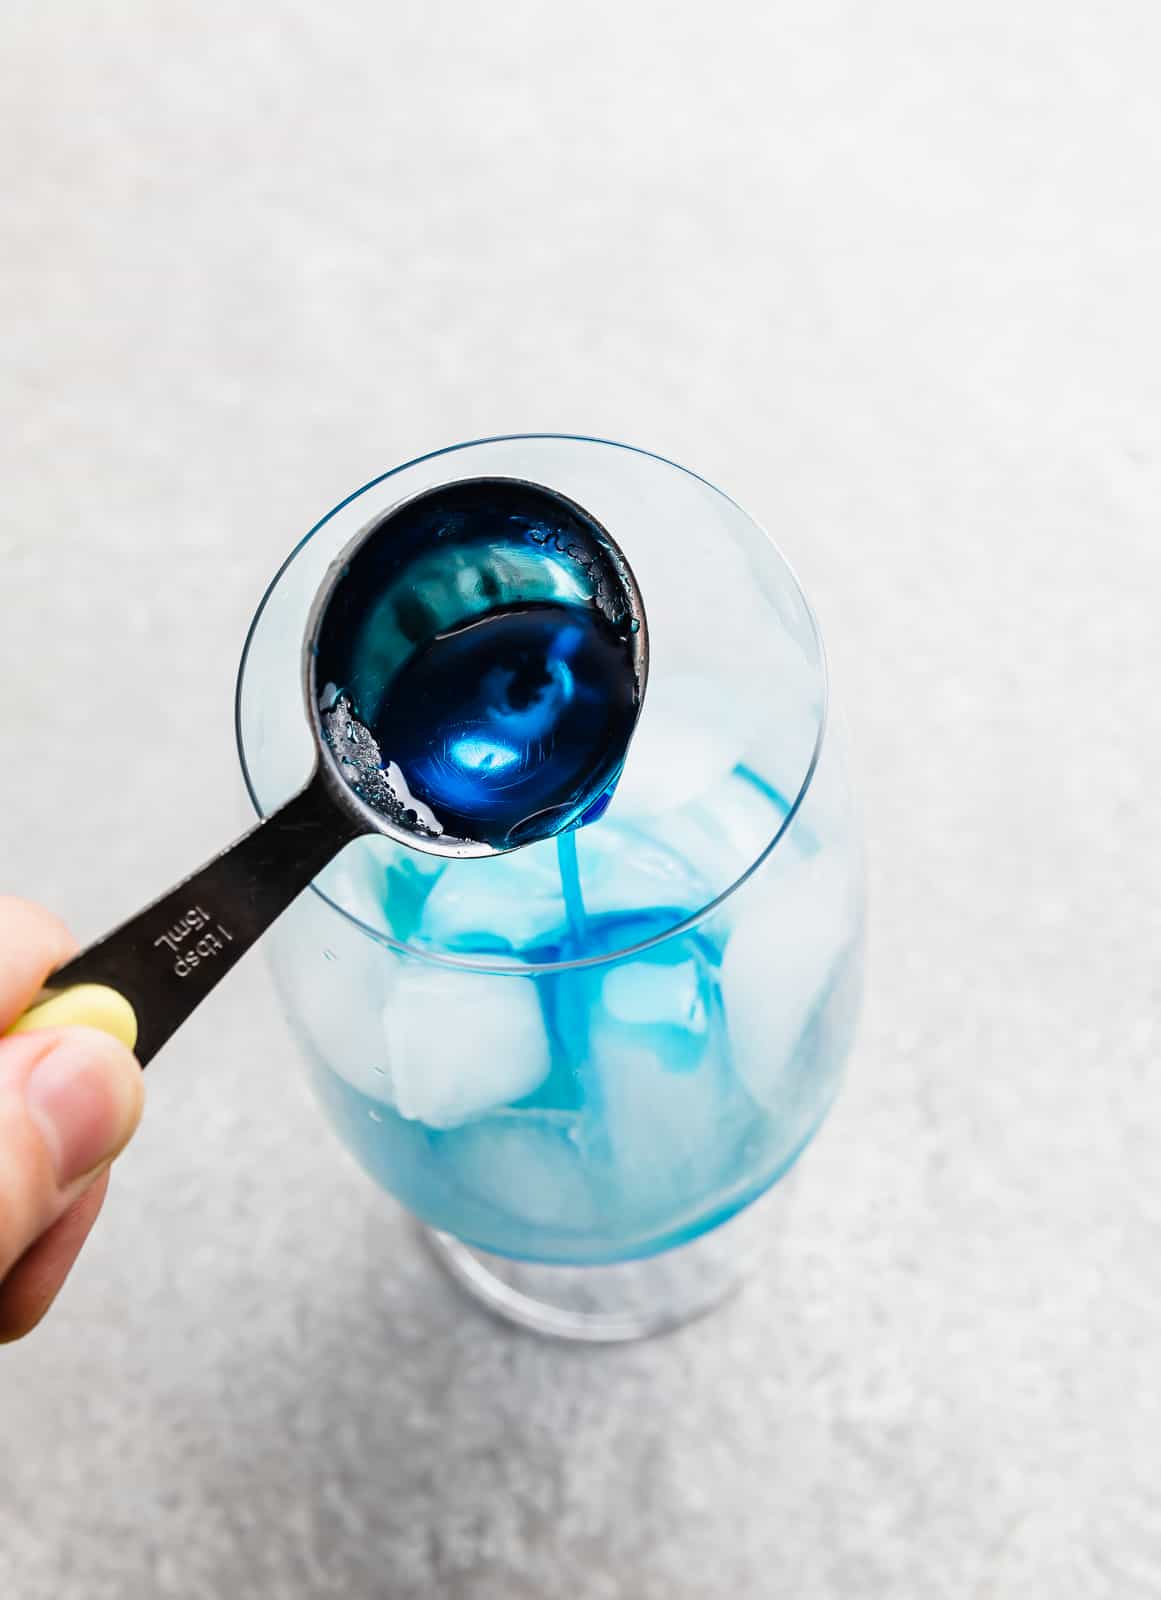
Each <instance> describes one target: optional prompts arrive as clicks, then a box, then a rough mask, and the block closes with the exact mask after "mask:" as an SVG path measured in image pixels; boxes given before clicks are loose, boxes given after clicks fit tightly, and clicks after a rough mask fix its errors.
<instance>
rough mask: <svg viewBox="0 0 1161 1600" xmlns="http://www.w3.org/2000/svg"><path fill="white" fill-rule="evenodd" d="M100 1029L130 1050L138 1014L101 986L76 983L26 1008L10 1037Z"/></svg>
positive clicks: (135, 1041) (15, 1023)
mask: <svg viewBox="0 0 1161 1600" xmlns="http://www.w3.org/2000/svg"><path fill="white" fill-rule="evenodd" d="M75 1027H82V1028H99V1029H100V1031H101V1032H102V1033H111V1034H112V1036H113V1038H114V1039H120V1041H121V1043H122V1044H123V1045H126V1046H127V1047H128V1048H129V1049H130V1050H132V1049H133V1047H134V1045H135V1044H136V1043H137V1013H136V1012H135V1011H134V1010H133V1007H132V1006H131V1005H130V1004H129V1002H128V1000H126V998H125V996H124V995H123V994H118V993H117V991H116V989H110V988H108V987H107V986H106V985H105V984H103V983H76V984H74V985H73V986H72V988H71V989H62V990H61V992H60V994H54V995H50V996H49V997H48V999H47V1000H39V1001H37V1003H36V1004H35V1005H34V1006H29V1008H28V1010H27V1011H26V1012H25V1013H24V1015H23V1016H22V1017H17V1019H16V1021H15V1022H14V1023H13V1024H12V1026H11V1027H10V1028H9V1030H8V1032H9V1033H29V1032H31V1030H32V1029H33V1028H75Z"/></svg>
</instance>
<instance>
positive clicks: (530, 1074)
mask: <svg viewBox="0 0 1161 1600" xmlns="http://www.w3.org/2000/svg"><path fill="white" fill-rule="evenodd" d="M383 1032H384V1034H385V1035H386V1040H387V1063H388V1074H389V1078H390V1097H391V1100H392V1102H393V1104H394V1106H395V1109H396V1110H397V1111H398V1112H399V1114H400V1116H403V1117H406V1118H408V1120H410V1121H414V1122H424V1123H426V1124H427V1125H428V1126H429V1127H432V1128H454V1127H455V1126H457V1124H459V1123H462V1122H467V1121H469V1120H470V1119H471V1118H473V1117H479V1116H482V1115H483V1114H484V1113H485V1112H487V1111H492V1110H495V1109H497V1108H499V1107H502V1106H506V1105H508V1104H510V1103H511V1102H512V1101H513V1100H521V1099H523V1097H524V1096H525V1095H528V1094H531V1093H532V1091H533V1089H535V1088H536V1087H537V1086H538V1085H539V1084H540V1083H542V1082H543V1081H544V1079H545V1078H546V1077H547V1076H548V1070H549V1066H550V1058H549V1047H548V1035H547V1033H546V1032H545V1028H544V1018H543V1015H542V1013H541V1009H540V1001H539V999H538V997H537V993H536V987H535V984H534V982H533V981H532V980H531V979H529V978H521V977H511V978H505V977H496V976H492V975H487V974H483V973H478V972H465V971H456V970H454V969H452V968H449V967H439V966H435V965H432V964H429V963H426V962H423V961H419V960H411V961H408V962H407V963H406V964H405V966H404V969H403V970H402V971H401V972H400V974H399V980H398V982H397V984H396V987H395V989H394V992H393V994H392V995H391V998H390V999H389V1000H388V1002H387V1005H386V1006H385V1007H384V1009H383Z"/></svg>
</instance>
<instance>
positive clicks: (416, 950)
mask: <svg viewBox="0 0 1161 1600" xmlns="http://www.w3.org/2000/svg"><path fill="white" fill-rule="evenodd" d="M548 441H556V442H559V443H563V444H592V445H599V446H601V447H603V448H606V449H611V450H624V451H626V452H628V453H629V454H631V455H638V456H644V457H646V458H647V459H649V460H651V461H656V462H659V463H660V464H661V465H662V466H666V467H673V468H674V470H675V471H677V472H681V473H683V474H684V475H685V476H686V477H689V478H694V479H696V480H697V482H698V483H702V484H704V485H705V486H706V488H707V489H710V490H712V491H713V493H714V494H717V495H720V496H721V498H722V499H723V500H725V501H727V502H728V503H729V504H730V505H732V506H733V507H734V508H735V509H736V510H737V511H739V512H741V514H742V516H744V517H745V518H746V519H747V521H749V522H750V523H751V524H752V525H753V526H754V527H755V528H756V529H757V530H758V532H759V533H760V534H761V535H762V537H763V538H764V539H765V540H766V541H767V542H768V543H769V544H770V546H771V547H772V549H773V550H774V552H775V554H776V555H777V557H778V559H779V560H780V561H781V562H782V565H783V567H784V568H785V569H786V572H787V574H788V576H789V578H790V581H791V583H792V584H793V586H794V589H795V591H796V593H797V596H798V599H799V601H800V602H801V604H802V607H803V610H804V612H805V614H806V618H807V620H808V622H809V624H810V628H811V634H812V636H813V639H814V644H815V648H816V650H817V652H818V669H819V675H820V679H821V687H822V700H821V706H820V709H819V714H818V726H817V728H816V730H815V737H814V747H813V749H812V750H811V754H810V760H809V761H808V762H807V764H806V769H805V771H804V773H803V776H802V779H801V781H800V783H799V785H798V790H797V793H796V794H795V795H794V797H793V799H792V800H791V801H790V802H789V805H788V807H787V810H786V813H785V815H784V816H783V818H782V820H781V822H780V823H779V825H778V827H777V828H776V829H775V831H774V833H773V834H772V835H771V837H770V838H769V839H768V840H767V842H766V844H765V845H764V846H763V848H762V849H761V850H760V851H759V852H758V854H757V855H756V856H755V857H754V859H753V860H752V861H751V862H750V864H749V865H748V866H747V867H746V868H745V870H744V871H743V872H741V873H739V875H738V876H737V877H736V878H735V879H734V880H733V882H732V883H728V884H727V885H726V887H725V888H724V889H723V890H722V891H721V892H720V893H719V894H716V895H714V896H713V898H712V899H710V900H707V901H706V903H705V904H704V905H703V906H701V907H699V908H698V910H696V911H692V912H691V913H690V914H689V916H688V917H684V918H683V919H682V920H681V921H680V922H675V923H674V924H673V926H672V927H671V928H666V929H664V930H663V931H662V932H661V933H655V934H652V935H651V936H650V937H649V938H648V939H642V940H640V941H639V942H638V943H636V944H632V945H626V946H625V948H624V949H621V950H609V951H601V952H600V953H598V954H595V955H591V956H578V957H577V958H576V959H575V960H572V961H542V962H522V961H514V960H506V961H505V960H497V959H496V958H495V957H494V956H492V957H486V958H481V959H477V958H476V957H473V956H467V955H453V954H452V953H451V952H445V951H441V950H433V949H430V948H427V947H425V946H423V945H414V944H408V942H407V941H406V940H405V939H396V938H393V937H392V936H391V935H390V934H388V933H384V932H383V931H382V930H381V929H379V928H373V927H372V926H371V924H370V923H368V922H364V921H363V919H362V918H361V917H357V916H356V915H355V914H354V912H353V911H348V910H347V909H346V907H345V906H341V905H340V904H339V903H338V901H337V900H333V899H332V898H331V896H330V895H329V894H327V893H326V892H325V891H324V890H323V889H321V888H320V887H319V885H318V883H317V882H312V883H310V884H309V885H308V890H307V892H308V893H310V894H316V895H318V897H319V899H320V900H322V901H323V902H324V903H325V904H326V905H328V906H329V907H330V908H331V910H332V911H334V912H336V913H337V915H339V916H340V917H343V918H344V919H345V920H346V921H347V922H349V923H351V924H352V925H353V926H354V927H355V928H357V929H358V930H359V931H360V932H361V933H365V934H366V935H367V936H368V937H369V938H371V939H373V940H374V941H375V942H376V943H377V944H380V945H383V946H384V947H385V948H386V949H389V950H394V951H395V952H396V953H397V954H399V955H402V956H409V957H411V958H413V959H415V960H420V961H428V962H431V963H432V964H433V965H436V966H441V967H452V968H454V969H456V970H458V971H461V972H464V971H466V972H477V973H481V974H490V975H492V976H497V977H499V976H502V977H530V976H536V975H543V974H547V973H553V972H570V971H577V970H579V969H582V968H587V967H600V966H608V965H612V964H613V963H615V962H619V961H625V960H629V959H630V958H632V957H634V956H637V955H640V954H641V953H642V952H644V951H646V950H652V949H654V948H656V947H657V946H659V945H662V944H665V943H667V942H668V941H669V940H670V939H675V938H680V937H681V936H682V935H683V934H686V933H689V932H691V930H692V929H694V928H696V927H697V926H698V925H699V924H700V923H702V922H704V921H705V920H706V919H707V918H708V917H711V916H712V915H713V914H714V913H715V912H716V911H718V910H719V909H720V908H721V907H722V906H723V905H724V904H725V903H726V901H727V900H729V899H730V898H731V897H732V896H733V895H734V894H736V892H737V891H738V890H739V889H741V888H742V887H743V885H745V884H746V883H748V882H749V880H750V879H751V878H752V877H753V876H754V874H755V873H756V872H758V871H759V870H760V868H761V867H762V866H763V865H764V863H765V862H766V861H768V860H769V859H770V857H771V856H772V855H773V853H774V851H775V850H776V849H777V847H778V845H779V844H780V842H781V841H782V840H783V839H784V838H785V836H786V834H787V833H788V832H789V830H790V827H791V824H792V823H793V822H794V819H795V817H796V816H797V815H798V812H799V811H800V810H801V808H802V804H803V802H804V801H805V799H806V796H807V793H808V792H809V790H810V786H811V784H812V782H813V781H814V775H815V773H816V771H817V770H818V763H819V760H820V758H821V756H822V747H823V741H824V739H825V736H826V730H827V726H828V721H829V711H830V675H829V671H828V667H827V659H826V647H825V645H824V643H823V637H822V630H821V628H820V627H819V625H818V618H817V617H816V616H815V614H814V608H813V606H812V605H811V604H810V601H809V599H808V598H807V595H806V591H805V590H804V589H803V587H802V584H801V582H800V581H799V577H798V574H797V572H795V570H794V568H793V566H792V565H791V563H790V561H789V560H788V559H787V557H786V554H785V552H784V551H783V550H782V547H781V546H780V545H779V544H778V542H777V540H776V539H774V538H773V537H772V536H771V535H770V533H768V532H767V530H766V529H765V528H764V527H763V526H762V524H761V523H760V522H758V521H757V519H756V518H755V517H753V516H751V514H750V512H748V511H747V510H746V508H745V507H744V506H743V505H741V504H740V503H739V502H738V501H737V500H735V499H734V498H733V496H732V495H729V494H727V493H726V491H725V490H724V489H720V488H719V487H718V485H717V484H716V483H712V482H711V481H710V479H709V478H706V477H703V476H702V474H701V473H700V472H694V471H693V469H692V468H691V467H685V466H682V464H681V462H680V461H674V460H672V459H671V458H670V457H669V456H663V455H661V454H659V453H658V452H657V451H655V450H646V449H644V448H642V447H641V446H640V445H633V444H625V443H623V442H622V441H620V440H618V439H602V438H598V437H596V436H595V435H592V434H585V433H499V434H488V435H485V436H484V437H482V438H479V439H464V440H461V441H460V442H459V443H458V444H449V445H443V446H441V447H440V449H438V450H428V451H426V452H425V453H424V454H423V455H419V456H413V457H412V458H411V459H410V460H408V461H403V462H400V464H399V465H398V466H395V467H391V468H389V470H388V471H386V472H380V473H378V474H377V475H376V476H375V477H373V478H369V479H368V480H367V482H366V483H364V484H362V485H361V486H360V487H359V488H358V489H354V490H352V492H351V493H350V494H348V495H345V496H344V497H343V499H342V500H340V501H338V503H337V504H336V505H334V506H332V507H331V509H330V510H329V511H328V512H327V513H326V515H325V516H323V517H320V519H319V520H318V521H317V522H316V523H315V524H314V525H313V527H311V528H309V529H308V530H307V532H306V533H304V534H303V536H302V538H301V539H299V540H298V542H297V543H296V544H295V545H294V547H293V548H292V549H291V550H290V552H289V553H288V554H287V556H286V558H285V560H283V562H282V563H281V565H280V566H279V568H278V570H277V572H275V574H274V576H273V577H272V578H271V579H270V582H269V583H268V584H267V585H266V588H265V589H264V591H263V593H262V598H261V600H259V602H258V605H257V608H256V609H255V612H254V615H253V617H252V618H251V619H250V625H249V627H248V628H247V630H246V638H245V642H244V643H243V645H242V654H241V657H240V659H239V662H238V673H237V677H236V679H235V686H234V739H235V743H236V744H237V749H238V761H239V764H240V766H241V768H242V781H243V782H244V784H245V785H246V793H247V795H248V796H249V799H250V804H251V805H252V806H253V808H254V812H255V815H256V816H257V817H258V818H259V819H260V820H261V819H262V818H264V817H266V816H268V815H269V813H268V812H267V811H266V810H265V809H264V808H263V806H262V803H261V801H260V800H259V799H258V795H257V793H256V791H255V788H254V782H253V779H252V777H251V774H250V766H249V763H248V761H247V759H246V743H245V738H244V736H243V733H242V686H243V683H244V681H245V677H246V667H247V664H248V662H249V659H250V647H251V644H252V643H253V640H254V635H255V633H256V632H257V630H258V624H259V623H260V622H261V620H262V616H263V613H264V612H265V610H266V606H267V603H268V602H269V600H270V598H271V596H272V595H273V593H274V591H275V589H276V588H277V587H278V585H279V583H280V582H281V580H282V577H283V575H284V574H285V572H286V571H287V569H288V568H289V567H290V564H291V563H292V562H293V561H294V560H295V559H296V557H297V556H298V554H299V552H300V551H301V550H303V549H304V548H305V547H306V546H307V545H308V544H309V543H310V541H311V540H312V539H313V538H314V536H315V534H316V533H319V532H321V530H322V529H323V528H325V527H326V525H327V523H328V522H330V521H331V519H332V518H333V517H336V516H338V514H339V512H340V511H342V510H344V509H345V508H346V507H347V506H349V505H350V504H351V502H352V501H353V500H357V499H358V498H359V496H360V495H363V494H366V493H367V491H368V490H369V489H374V488H375V487H376V485H378V484H381V483H386V482H387V480H388V479H390V478H394V477H397V476H398V475H399V474H400V473H401V472H406V471H408V470H409V469H410V468H411V467H417V466H422V465H423V463H425V462H428V461H436V460H438V459H439V458H440V457H441V456H449V455H456V454H458V453H459V452H460V451H464V450H473V449H478V448H480V447H481V446H483V445H492V444H521V443H532V442H548Z"/></svg>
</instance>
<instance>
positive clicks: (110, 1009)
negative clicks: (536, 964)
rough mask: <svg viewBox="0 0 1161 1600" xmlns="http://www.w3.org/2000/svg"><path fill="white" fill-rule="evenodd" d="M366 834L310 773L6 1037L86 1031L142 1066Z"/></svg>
mask: <svg viewBox="0 0 1161 1600" xmlns="http://www.w3.org/2000/svg"><path fill="white" fill-rule="evenodd" d="M362 831H363V829H362V828H361V827H360V826H359V823H358V821H357V820H356V819H355V818H354V817H353V816H351V815H349V814H348V813H347V812H346V811H345V810H344V808H342V807H339V806H337V805H335V804H334V802H333V801H332V800H331V799H330V797H329V795H328V793H327V790H326V787H325V785H324V782H323V780H322V779H321V777H320V775H319V773H318V772H317V771H316V772H315V775H314V776H313V777H312V778H311V780H310V782H309V783H308V784H307V786H306V788H305V789H302V790H300V792H299V793H298V794H296V795H295V796H294V798H293V799H291V800H288V801H287V802H286V804H285V805H284V806H282V807H281V808H280V809H279V810H278V811H275V812H273V813H272V814H271V815H270V816H268V817H265V818H263V820H262V821H261V822H260V823H258V825H257V827H255V828H251V830H250V832H249V833H245V834H243V835H242V837H241V838H240V839H238V840H236V841H235V842H234V843H233V844H232V845H230V846H229V848H228V849H226V850H223V851H222V853H221V855H217V856H215V857H214V858H213V860H212V861H207V862H206V864H205V866H204V867H201V868H200V869H199V870H198V871H197V872H194V873H192V874H191V875H190V876H189V877H188V878H183V879H182V881H181V882H180V883H179V884H177V885H175V887H174V888H172V889H170V890H169V892H168V893H167V894H164V895H162V896H161V898H160V899H159V900H155V901H154V902H153V904H152V905H149V906H146V907H145V909H144V910H143V911H139V912H138V913H137V914H136V916H133V917H130V918H129V920H128V921H127V922H123V923H122V924H121V926H120V927H119V928H114V930H113V931H112V933H107V934H106V935H105V937H104V938H103V939H99V940H98V941H97V943H96V944H92V945H90V946H89V947H88V949H87V950H82V951H81V953H80V954H79V955H77V956H74V957H73V959H72V960H71V961H68V962H66V964H65V965H64V966H63V967H60V968H59V969H58V970H57V971H56V972H54V973H53V974H52V976H51V977H50V978H49V979H48V981H47V982H46V984H45V986H44V991H43V992H42V994H41V996H40V998H39V999H38V1001H37V1002H36V1003H35V1004H33V1005H32V1006H31V1007H30V1009H29V1010H28V1011H26V1012H25V1013H24V1015H23V1016H22V1017H20V1018H19V1019H18V1020H17V1021H16V1022H15V1023H14V1024H13V1026H12V1028H11V1029H10V1030H9V1031H10V1032H13V1033H16V1032H25V1031H27V1030H28V1029H31V1028H48V1027H56V1026H60V1025H64V1024H69V1023H89V1024H90V1025H92V1026H94V1027H99V1028H103V1029H104V1030H105V1031H106V1032H109V1033H114V1034H116V1035H117V1036H118V1037H119V1038H121V1039H122V1040H123V1041H124V1043H126V1044H128V1045H129V1046H130V1047H131V1048H132V1047H134V1046H135V1048H136V1054H137V1059H138V1060H139V1061H140V1063H141V1065H142V1066H143V1067H144V1066H146V1065H147V1064H148V1063H149V1062H150V1061H152V1059H153V1057H154V1056H155V1055H156V1054H157V1052H158V1051H159V1050H160V1049H161V1047H162V1045H163V1044H164V1043H165V1042H166V1040H167V1039H168V1038H169V1037H170V1035H171V1034H172V1033H174V1032H175V1031H176V1030H177V1029H178V1028H180V1026H181V1024H182V1023H183V1022H184V1021H185V1019H186V1018H187V1017H188V1016H189V1014H190V1012H191V1011H193V1010H194V1008H195V1007H196V1006H199V1005H200V1004H201V1003H202V1001H203V1000H204V999H205V998H206V996H207V995H208V994H209V992H210V990H211V989H214V988H216V987H217V985H218V984H219V983H220V982H221V980H222V979H223V978H224V977H225V975H226V973H227V972H229V970H230V968H231V967H233V966H234V964H235V963H236V962H237V961H239V960H241V958H242V956H244V955H245V954H246V951H247V950H249V948H250V946H251V945H252V944H253V943H254V941H255V940H256V939H257V938H258V937H259V936H260V935H261V934H263V933H265V931H266V929H267V928H268V927H269V926H270V924H271V923H272V922H273V921H274V920H275V918H276V917H278V916H280V915H281V913H282V912H283V911H285V910H286V908H287V906H288V905H289V904H290V902H291V901H292V900H293V899H295V898H296V897H297V896H298V895H299V894H300V893H301V892H302V890H303V889H305V888H306V886H307V884H308V883H310V881H311V879H312V878H313V877H314V876H315V875H316V874H317V873H318V872H320V871H321V870H322V868H323V867H325V866H326V864H327V862H328V861H330V860H332V859H333V857H334V856H336V855H337V854H338V853H339V851H340V850H341V849H342V848H343V846H344V845H346V844H349V843H350V841H351V840H352V839H354V838H355V837H357V836H358V834H359V833H361V832H362Z"/></svg>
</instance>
